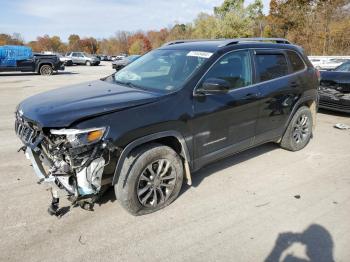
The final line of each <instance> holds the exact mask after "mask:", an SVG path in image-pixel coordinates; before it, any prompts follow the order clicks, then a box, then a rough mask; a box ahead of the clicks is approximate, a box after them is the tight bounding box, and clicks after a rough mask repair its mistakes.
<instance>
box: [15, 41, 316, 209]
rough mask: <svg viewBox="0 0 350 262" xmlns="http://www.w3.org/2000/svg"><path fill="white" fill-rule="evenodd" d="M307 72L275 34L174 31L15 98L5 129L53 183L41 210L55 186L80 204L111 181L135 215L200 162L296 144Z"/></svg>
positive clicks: (304, 133)
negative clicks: (209, 35) (104, 72)
mask: <svg viewBox="0 0 350 262" xmlns="http://www.w3.org/2000/svg"><path fill="white" fill-rule="evenodd" d="M318 84H319V82H318V76H317V70H316V69H315V68H314V67H313V66H312V64H311V63H310V61H309V60H308V58H307V57H306V56H305V54H304V52H303V50H302V49H301V48H300V47H298V46H295V45H292V44H290V43H289V42H288V41H287V40H285V39H266V38H257V39H226V40H222V39H220V40H207V41H205V40H201V41H198V40H197V41H195V40H188V41H184V40H179V41H174V42H170V43H168V44H166V45H164V46H163V47H161V48H158V49H156V50H153V51H151V52H149V53H147V54H145V55H143V56H142V57H140V58H139V59H137V60H136V61H134V62H133V63H131V64H130V65H128V66H126V67H124V68H123V69H121V70H120V71H118V72H116V73H114V74H112V75H111V76H108V77H105V78H103V79H100V80H96V81H90V82H87V83H83V84H77V85H74V86H69V87H66V88H59V89H55V90H51V91H48V92H44V93H41V94H37V95H34V96H32V97H29V98H27V99H26V100H24V101H22V102H21V103H20V104H19V105H18V107H17V110H16V113H15V130H16V133H17V135H18V136H19V138H20V139H21V141H22V142H23V144H24V146H23V147H22V149H23V150H24V151H25V152H26V155H27V157H28V158H29V159H30V160H31V163H32V166H33V168H34V171H35V173H36V174H37V176H38V177H39V178H40V182H47V183H50V184H51V185H52V187H53V189H52V190H53V191H52V196H53V201H52V204H51V206H50V208H49V212H50V213H51V214H55V212H56V211H57V209H58V191H59V190H63V191H64V192H65V194H67V195H68V198H69V200H70V201H72V202H73V203H74V204H76V205H78V204H79V205H82V207H84V208H85V207H90V206H91V205H92V204H93V203H94V202H95V201H96V199H98V197H99V196H100V195H101V194H102V193H103V192H104V190H105V189H106V187H108V186H114V189H115V193H116V195H117V200H118V202H120V203H121V205H122V206H123V207H124V208H125V209H126V210H127V211H128V212H130V213H131V214H133V215H142V214H148V213H151V212H154V211H157V210H159V209H161V208H163V207H165V206H167V205H169V204H170V203H171V202H172V201H174V200H175V199H176V197H177V196H178V194H179V192H180V189H181V187H182V184H183V180H184V179H185V178H186V180H187V183H188V184H191V172H194V171H196V170H198V169H200V168H202V167H204V166H205V165H207V164H209V163H212V162H215V161H218V160H219V159H222V158H225V157H227V156H230V155H232V154H235V153H238V152H241V151H243V150H246V149H249V148H252V147H255V146H258V145H261V144H263V143H268V142H275V143H278V144H279V145H280V146H281V147H282V148H284V149H287V150H290V151H298V150H301V149H303V148H304V147H305V146H306V145H307V144H308V143H309V141H310V139H311V137H312V131H313V127H314V125H315V115H316V108H317V87H318ZM44 166H45V168H44ZM258 171H259V170H257V172H258ZM271 186H274V185H271ZM26 203H27V205H28V203H29V205H30V201H28V200H26Z"/></svg>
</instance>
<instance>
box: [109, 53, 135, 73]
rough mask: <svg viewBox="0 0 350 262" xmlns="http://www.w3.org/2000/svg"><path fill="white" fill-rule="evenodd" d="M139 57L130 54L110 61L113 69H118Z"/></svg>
mask: <svg viewBox="0 0 350 262" xmlns="http://www.w3.org/2000/svg"><path fill="white" fill-rule="evenodd" d="M140 57H141V56H140V55H130V56H127V57H125V58H123V59H121V60H115V61H113V62H112V68H113V69H115V70H116V71H119V70H120V69H122V68H123V67H125V66H126V65H128V64H130V63H132V62H133V61H135V60H136V59H138V58H140Z"/></svg>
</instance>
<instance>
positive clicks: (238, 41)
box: [219, 37, 291, 47]
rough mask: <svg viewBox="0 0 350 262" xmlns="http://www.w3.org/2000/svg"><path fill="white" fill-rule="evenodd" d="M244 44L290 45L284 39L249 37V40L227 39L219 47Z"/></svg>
mask: <svg viewBox="0 0 350 262" xmlns="http://www.w3.org/2000/svg"><path fill="white" fill-rule="evenodd" d="M244 42H273V43H277V44H291V43H290V42H289V41H288V40H287V39H285V38H265V37H254V38H253V37H251V38H236V39H227V40H226V41H224V43H222V44H221V45H220V46H219V47H223V46H228V45H234V44H238V43H244Z"/></svg>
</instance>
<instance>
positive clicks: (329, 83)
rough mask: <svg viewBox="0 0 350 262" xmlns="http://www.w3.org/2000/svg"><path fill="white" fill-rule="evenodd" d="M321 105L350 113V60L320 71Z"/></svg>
mask: <svg viewBox="0 0 350 262" xmlns="http://www.w3.org/2000/svg"><path fill="white" fill-rule="evenodd" d="M320 77H321V79H320V87H319V95H320V101H319V107H320V108H324V109H329V110H334V111H339V112H345V113H350V61H348V62H345V63H343V64H341V65H340V66H338V67H337V68H335V69H334V70H332V71H321V72H320Z"/></svg>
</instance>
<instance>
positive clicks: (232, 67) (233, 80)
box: [203, 51, 252, 90]
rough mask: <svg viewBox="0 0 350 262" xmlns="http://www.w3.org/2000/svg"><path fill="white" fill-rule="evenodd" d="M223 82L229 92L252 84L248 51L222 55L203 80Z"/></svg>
mask: <svg viewBox="0 0 350 262" xmlns="http://www.w3.org/2000/svg"><path fill="white" fill-rule="evenodd" d="M210 78H217V79H221V80H225V81H226V82H227V83H228V84H229V86H230V90H233V89H236V88H240V87H245V86H249V85H251V84H252V67H251V59H250V54H249V51H235V52H232V53H228V54H226V55H224V56H223V57H222V58H221V59H220V60H219V61H218V62H216V63H215V64H214V66H213V67H212V68H211V69H210V70H209V72H208V73H207V74H206V75H205V77H204V78H203V82H204V81H205V80H207V79H210Z"/></svg>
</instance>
